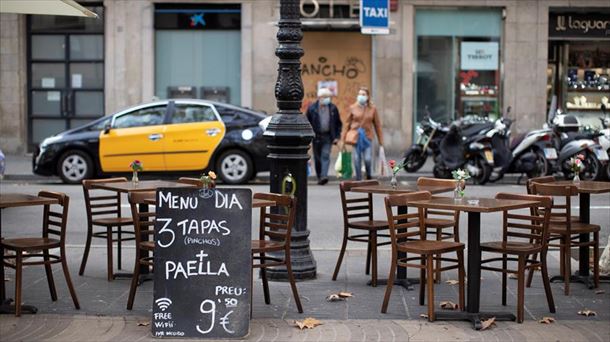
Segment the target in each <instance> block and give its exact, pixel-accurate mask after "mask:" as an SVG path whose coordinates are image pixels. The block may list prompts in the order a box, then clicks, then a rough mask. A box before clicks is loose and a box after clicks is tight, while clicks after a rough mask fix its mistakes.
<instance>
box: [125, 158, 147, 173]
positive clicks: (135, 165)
mask: <svg viewBox="0 0 610 342" xmlns="http://www.w3.org/2000/svg"><path fill="white" fill-rule="evenodd" d="M129 167H130V168H131V170H132V171H142V170H143V169H144V167H143V166H142V162H141V161H139V160H137V159H136V160H134V161H132V162H131V164H129Z"/></svg>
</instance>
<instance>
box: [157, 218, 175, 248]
mask: <svg viewBox="0 0 610 342" xmlns="http://www.w3.org/2000/svg"><path fill="white" fill-rule="evenodd" d="M157 221H159V222H165V224H164V225H163V227H162V228H161V229H159V232H158V233H157V244H158V245H159V247H162V248H167V247H169V246H171V245H172V243H174V239H175V238H176V234H174V231H173V230H171V229H169V228H167V226H169V224H170V223H171V222H172V219H171V218H158V219H157ZM165 233H168V234H170V235H171V239H170V240H169V242H168V243H163V242H161V235H162V234H165Z"/></svg>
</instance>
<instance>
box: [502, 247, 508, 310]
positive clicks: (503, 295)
mask: <svg viewBox="0 0 610 342" xmlns="http://www.w3.org/2000/svg"><path fill="white" fill-rule="evenodd" d="M507 268H508V265H507V261H506V254H502V269H503V270H504V271H506V270H507ZM507 277H508V274H507V273H506V272H502V305H504V306H506V278H507Z"/></svg>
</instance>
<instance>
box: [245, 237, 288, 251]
mask: <svg viewBox="0 0 610 342" xmlns="http://www.w3.org/2000/svg"><path fill="white" fill-rule="evenodd" d="M284 247H285V244H284V243H283V242H278V241H270V240H252V253H262V252H270V251H279V250H282V249H284Z"/></svg>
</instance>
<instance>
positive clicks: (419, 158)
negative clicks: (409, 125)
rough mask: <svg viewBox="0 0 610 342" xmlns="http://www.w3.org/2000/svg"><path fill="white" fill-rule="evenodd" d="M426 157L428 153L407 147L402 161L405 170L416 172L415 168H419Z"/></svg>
mask: <svg viewBox="0 0 610 342" xmlns="http://www.w3.org/2000/svg"><path fill="white" fill-rule="evenodd" d="M426 159H428V155H427V154H426V153H422V151H420V150H417V149H413V148H409V150H408V151H407V153H406V154H405V159H404V160H403V162H402V163H403V165H404V169H405V171H407V172H416V171H417V170H419V169H421V167H422V166H424V164H425V163H426Z"/></svg>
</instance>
